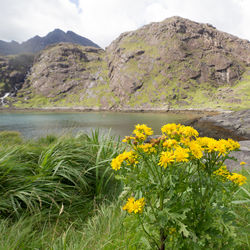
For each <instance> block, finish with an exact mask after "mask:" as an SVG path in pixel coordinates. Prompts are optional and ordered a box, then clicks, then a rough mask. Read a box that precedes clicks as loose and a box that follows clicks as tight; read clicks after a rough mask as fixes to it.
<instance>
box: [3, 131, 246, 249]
mask: <svg viewBox="0 0 250 250" xmlns="http://www.w3.org/2000/svg"><path fill="white" fill-rule="evenodd" d="M122 147H123V146H122V145H121V144H120V142H119V140H117V139H115V138H113V137H110V136H101V135H100V134H99V133H98V132H93V133H92V135H90V136H89V135H86V134H79V135H77V136H63V137H56V136H54V135H50V136H47V137H45V138H41V139H38V140H36V141H35V140H29V141H26V140H23V139H22V138H21V136H20V134H18V133H14V132H1V133H0V192H1V194H0V195H1V199H0V249H4V250H5V249H150V246H149V245H148V243H147V241H146V240H145V239H144V234H143V231H142V229H141V228H140V225H138V224H137V223H136V222H135V220H134V218H133V216H128V215H127V214H126V213H125V212H124V211H122V210H121V206H122V205H124V204H123V201H122V200H123V199H119V197H120V196H122V193H121V185H120V183H119V182H118V181H117V180H115V178H114V176H113V172H112V171H111V169H110V167H109V164H110V161H111V159H112V158H113V157H115V156H116V155H117V154H118V153H120V152H121V150H122ZM243 174H244V175H245V176H247V177H248V180H249V178H250V173H249V172H248V171H247V170H245V171H244V172H243ZM249 190H250V183H249V181H248V182H247V184H245V185H243V186H242V187H241V188H240V190H239V192H237V193H236V194H235V196H234V200H235V202H234V205H233V206H234V210H233V214H232V216H235V217H236V231H235V239H236V240H237V244H238V248H237V249H249V247H250V243H249V240H248V235H249V230H250V228H249V200H250V194H249Z"/></svg>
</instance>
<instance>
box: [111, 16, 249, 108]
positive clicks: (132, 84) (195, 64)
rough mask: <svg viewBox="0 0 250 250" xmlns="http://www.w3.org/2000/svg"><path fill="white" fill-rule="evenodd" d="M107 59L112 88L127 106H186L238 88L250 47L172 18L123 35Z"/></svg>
mask: <svg viewBox="0 0 250 250" xmlns="http://www.w3.org/2000/svg"><path fill="white" fill-rule="evenodd" d="M107 58H108V62H109V77H110V86H111V88H112V90H113V91H114V93H115V94H116V95H117V96H118V97H119V98H120V100H121V102H122V103H123V104H126V103H128V102H129V101H132V103H135V102H136V100H138V99H140V100H141V101H140V102H138V105H147V104H149V103H150V104H152V103H157V104H160V103H164V102H165V103H178V102H180V103H183V104H185V102H187V103H188V102H192V99H193V97H192V96H190V95H188V94H187V93H188V92H189V93H192V92H193V93H194V92H195V90H197V89H198V88H200V89H204V90H208V89H209V87H210V89H212V88H219V87H222V86H224V85H229V86H232V85H234V83H235V82H236V81H237V80H239V79H240V78H241V76H242V73H243V72H244V71H245V69H246V67H247V66H250V42H249V41H247V40H242V39H239V38H237V37H235V36H232V35H230V34H227V33H224V32H220V31H218V30H216V29H215V28H214V27H213V26H211V25H209V24H200V23H196V22H193V21H190V20H187V19H184V18H180V17H172V18H168V19H166V20H164V21H163V22H160V23H152V24H149V25H146V26H144V27H142V28H141V29H138V30H136V31H132V32H126V33H123V34H122V35H120V36H119V37H118V38H117V39H116V40H115V41H113V42H112V43H111V45H110V46H109V47H108V48H107ZM208 92H209V91H208ZM210 94H211V93H210Z"/></svg>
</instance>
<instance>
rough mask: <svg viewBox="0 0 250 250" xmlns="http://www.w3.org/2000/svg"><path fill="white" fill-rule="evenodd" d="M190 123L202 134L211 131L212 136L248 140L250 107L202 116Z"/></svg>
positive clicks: (249, 136) (249, 138) (249, 133)
mask: <svg viewBox="0 0 250 250" xmlns="http://www.w3.org/2000/svg"><path fill="white" fill-rule="evenodd" d="M192 125H193V126H194V127H196V128H198V130H200V132H201V133H203V134H204V133H211V134H212V137H218V138H222V137H224V138H233V139H236V140H250V109H247V110H241V111H235V112H228V113H222V114H219V115H214V116H204V117H202V118H200V119H198V120H196V121H194V122H192ZM209 131H210V132H209Z"/></svg>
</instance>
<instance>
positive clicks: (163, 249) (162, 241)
mask: <svg viewBox="0 0 250 250" xmlns="http://www.w3.org/2000/svg"><path fill="white" fill-rule="evenodd" d="M163 195H164V194H163V191H161V193H160V211H162V210H163V199H164V197H163ZM164 231H165V230H164V228H163V227H162V228H160V242H161V243H160V250H165V240H166V236H165V232H164Z"/></svg>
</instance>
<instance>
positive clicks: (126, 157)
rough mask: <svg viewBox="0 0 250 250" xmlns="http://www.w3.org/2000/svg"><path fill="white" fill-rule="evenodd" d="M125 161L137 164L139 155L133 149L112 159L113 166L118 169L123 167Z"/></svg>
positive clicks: (129, 163)
mask: <svg viewBox="0 0 250 250" xmlns="http://www.w3.org/2000/svg"><path fill="white" fill-rule="evenodd" d="M124 161H126V163H127V164H128V165H134V164H137V163H138V161H137V155H136V154H135V152H133V151H125V152H123V153H122V154H119V155H118V156H117V157H116V158H114V159H113V160H112V162H111V167H112V168H113V169H114V170H116V171H117V170H119V169H120V168H121V165H122V163H123V162H124Z"/></svg>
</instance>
